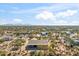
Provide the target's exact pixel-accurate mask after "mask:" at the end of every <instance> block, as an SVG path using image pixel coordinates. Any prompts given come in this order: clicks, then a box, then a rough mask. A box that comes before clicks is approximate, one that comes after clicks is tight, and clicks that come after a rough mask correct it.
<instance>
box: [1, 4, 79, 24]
mask: <svg viewBox="0 0 79 59" xmlns="http://www.w3.org/2000/svg"><path fill="white" fill-rule="evenodd" d="M4 24H25V25H28V24H29V25H79V4H78V3H0V25H4Z"/></svg>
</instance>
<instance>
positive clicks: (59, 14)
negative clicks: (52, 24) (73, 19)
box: [56, 10, 78, 17]
mask: <svg viewBox="0 0 79 59" xmlns="http://www.w3.org/2000/svg"><path fill="white" fill-rule="evenodd" d="M77 12H78V11H77V10H66V11H64V12H59V13H57V14H56V16H57V17H67V16H73V15H75V14H76V13H77Z"/></svg>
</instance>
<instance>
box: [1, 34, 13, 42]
mask: <svg viewBox="0 0 79 59" xmlns="http://www.w3.org/2000/svg"><path fill="white" fill-rule="evenodd" d="M2 38H3V39H4V40H5V41H10V40H12V39H13V37H12V36H8V35H4V36H3V37H2Z"/></svg>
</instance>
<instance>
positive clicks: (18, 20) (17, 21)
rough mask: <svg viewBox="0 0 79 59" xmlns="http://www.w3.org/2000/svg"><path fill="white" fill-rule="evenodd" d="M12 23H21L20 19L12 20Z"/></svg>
mask: <svg viewBox="0 0 79 59" xmlns="http://www.w3.org/2000/svg"><path fill="white" fill-rule="evenodd" d="M13 22H16V23H21V22H22V19H18V18H16V19H13Z"/></svg>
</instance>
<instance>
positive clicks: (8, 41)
mask: <svg viewBox="0 0 79 59" xmlns="http://www.w3.org/2000/svg"><path fill="white" fill-rule="evenodd" d="M0 55H1V56H55V55H57V56H61V55H63V56H67V55H71V56H72V55H79V28H78V27H74V26H56V27H55V26H17V27H16V26H6V27H5V26H0Z"/></svg>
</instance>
